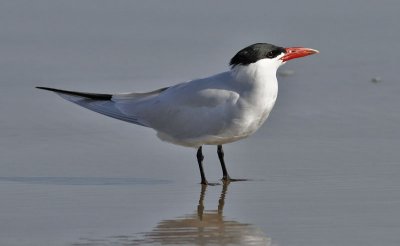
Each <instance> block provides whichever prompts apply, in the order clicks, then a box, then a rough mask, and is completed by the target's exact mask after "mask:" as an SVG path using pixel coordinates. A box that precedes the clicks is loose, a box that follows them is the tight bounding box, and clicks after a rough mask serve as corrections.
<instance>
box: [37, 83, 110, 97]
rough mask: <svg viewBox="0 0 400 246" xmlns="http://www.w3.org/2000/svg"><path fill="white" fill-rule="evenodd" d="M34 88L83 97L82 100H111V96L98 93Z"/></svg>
mask: <svg viewBox="0 0 400 246" xmlns="http://www.w3.org/2000/svg"><path fill="white" fill-rule="evenodd" d="M36 88H37V89H41V90H47V91H52V92H56V93H61V94H66V95H71V96H79V97H84V98H88V99H93V100H111V98H112V95H111V94H98V93H87V92H78V91H66V90H60V89H55V88H49V87H42V86H36Z"/></svg>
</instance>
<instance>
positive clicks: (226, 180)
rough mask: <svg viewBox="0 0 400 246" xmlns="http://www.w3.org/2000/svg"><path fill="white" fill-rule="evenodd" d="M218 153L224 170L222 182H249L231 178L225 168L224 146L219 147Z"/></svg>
mask: <svg viewBox="0 0 400 246" xmlns="http://www.w3.org/2000/svg"><path fill="white" fill-rule="evenodd" d="M217 153H218V158H219V162H220V163H221V168H222V181H224V182H235V181H247V179H233V178H231V177H229V174H228V170H226V166H225V160H224V150H223V149H222V145H218V149H217Z"/></svg>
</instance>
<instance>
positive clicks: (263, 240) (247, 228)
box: [73, 184, 271, 246]
mask: <svg viewBox="0 0 400 246" xmlns="http://www.w3.org/2000/svg"><path fill="white" fill-rule="evenodd" d="M228 185H229V184H224V185H223V186H222V191H221V195H220V198H219V201H218V209H217V210H205V209H204V198H205V194H206V189H207V186H204V185H203V186H202V187H201V192H200V199H199V203H198V205H197V211H196V212H195V213H193V214H189V215H185V216H182V217H179V218H176V219H171V220H163V221H161V222H160V223H159V224H158V225H157V226H156V227H155V228H154V229H153V230H152V231H151V232H148V233H141V234H140V235H142V237H141V238H140V239H138V236H140V235H138V234H136V235H134V236H116V237H111V238H108V240H90V239H82V240H81V242H79V243H75V244H73V245H74V246H92V245H160V244H161V245H264V246H265V245H267V246H269V245H271V239H270V238H268V237H266V236H265V234H264V233H263V232H262V231H261V230H260V229H258V228H256V227H254V226H253V225H251V224H246V223H240V222H238V221H234V220H228V219H226V218H225V217H224V216H223V209H224V204H225V196H226V194H227V190H228Z"/></svg>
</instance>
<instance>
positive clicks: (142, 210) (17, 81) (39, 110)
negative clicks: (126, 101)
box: [0, 0, 400, 246]
mask: <svg viewBox="0 0 400 246" xmlns="http://www.w3.org/2000/svg"><path fill="white" fill-rule="evenodd" d="M399 10H400V2H399V1H395V0H392V1H390V0H383V1H373V0H368V1H365V0H363V1H361V0H354V1H344V0H337V1H330V2H327V1H317V0H308V1H273V2H267V1H201V2H200V1H197V2H188V1H145V2H141V3H139V2H138V1H124V0H118V1H103V0H96V1H92V0H86V1H78V0H72V1H57V0H56V1H55V0H38V1H28V0H27V1H20V0H18V1H15V0H2V1H1V2H0V114H1V116H0V160H1V162H0V176H1V177H0V221H1V223H0V244H1V245H10V246H13V245H18V246H20V245H129V244H132V245H134V244H135V243H138V244H141V243H148V244H159V243H167V242H166V241H162V238H161V239H159V240H158V239H157V240H158V241H157V240H156V239H154V237H153V238H152V237H151V235H153V234H151V232H153V233H156V232H157V231H158V230H159V229H157V228H159V227H161V226H162V225H164V224H168V223H170V222H171V221H172V222H174V223H178V221H180V220H182V218H186V219H188V218H189V217H190V215H191V214H196V210H197V205H198V200H199V196H200V195H201V193H200V189H201V187H200V185H199V184H198V182H199V177H198V170H197V164H196V162H195V150H192V149H188V148H182V147H179V146H173V145H169V144H166V143H163V142H161V141H159V140H158V139H157V138H156V137H155V135H154V132H153V131H152V130H150V129H144V128H141V127H138V126H133V125H130V124H127V123H124V122H119V121H117V120H114V119H110V118H106V117H104V116H101V115H98V114H95V113H92V112H89V111H87V110H85V109H81V108H79V107H77V106H75V105H72V104H70V103H68V102H66V101H63V100H62V99H61V98H59V97H57V96H55V95H54V94H52V93H48V92H44V91H39V90H36V89H34V86H38V85H41V86H50V87H57V88H64V89H72V90H82V91H93V92H122V91H146V90H153V89H156V88H159V87H164V86H168V85H171V84H174V83H177V82H182V81H185V80H190V79H192V78H199V77H203V76H207V75H210V74H215V73H218V72H220V71H223V70H226V69H227V63H228V60H229V59H230V58H231V57H232V56H233V54H234V53H235V52H236V51H238V50H239V49H241V48H243V47H245V46H247V45H249V44H251V43H255V42H269V43H273V44H277V45H281V46H306V47H311V48H315V49H318V50H320V51H321V53H320V54H319V55H316V56H312V57H307V58H305V59H301V60H296V61H293V62H290V63H288V64H287V65H285V67H283V70H285V69H287V70H288V69H289V70H293V71H295V73H294V75H292V76H281V77H279V82H280V83H279V89H280V91H279V96H278V101H277V104H276V107H275V108H274V111H273V112H272V114H271V115H270V118H269V119H268V120H267V123H266V124H265V125H264V126H263V127H262V128H261V129H260V130H259V131H258V132H257V133H256V134H255V135H254V136H252V137H250V138H248V139H246V140H244V141H240V142H237V143H233V144H230V145H226V146H225V152H226V160H227V163H228V168H229V171H230V172H231V175H232V176H234V177H239V178H250V179H252V180H253V181H249V182H241V183H233V184H231V185H230V186H229V189H228V191H227V192H226V198H225V206H224V211H223V215H224V217H223V218H222V221H223V223H222V224H224V225H225V224H226V223H225V222H229V221H234V222H235V223H238V224H240V225H241V227H240V228H243V229H242V230H241V231H242V233H243V237H247V239H249V238H250V239H252V238H253V239H254V238H255V236H254V233H255V232H254V231H257V233H258V231H261V232H262V233H264V235H265V236H263V237H264V239H265V240H266V241H268V242H267V243H268V244H272V245H316V246H317V245H400V213H399V211H400V179H399V176H400V165H399V160H400V151H399V144H400V130H399V123H400V107H399V106H400V99H399V92H400V81H399V77H398V71H399V62H398V59H399V57H400V49H398V45H399V41H400V30H399V23H400V16H399V14H398V12H399ZM374 77H380V78H381V79H382V81H381V82H380V83H372V82H371V79H372V78H374ZM215 151H216V150H215V149H214V147H212V148H211V147H208V148H206V149H205V156H206V159H205V161H206V164H205V169H206V174H207V176H208V179H209V180H210V181H217V180H218V179H219V178H220V176H221V173H220V168H219V164H218V160H217V156H216V153H215ZM221 189H222V186H217V187H208V189H207V191H206V194H205V201H204V203H205V208H206V210H207V209H208V210H214V209H216V208H217V206H218V197H219V196H220V192H221ZM224 194H225V193H224ZM220 219H221V218H220ZM250 227H251V228H252V229H249V228H250ZM172 228H173V227H172ZM195 228H196V227H195ZM181 229H182V228H181ZM191 229H193V228H191ZM191 229H190V228H189V229H187V230H191ZM171 230H172V231H173V229H171ZM149 235H150V236H149ZM257 235H258V234H257ZM192 236H193V235H192ZM178 238H179V237H178ZM250 241H251V240H250ZM266 241H265V242H266ZM193 243H197V244H199V245H200V244H201V243H200V241H195V242H193Z"/></svg>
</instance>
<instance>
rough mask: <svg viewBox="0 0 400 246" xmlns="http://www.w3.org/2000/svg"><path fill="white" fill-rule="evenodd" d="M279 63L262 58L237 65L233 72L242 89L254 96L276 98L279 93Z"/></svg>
mask: <svg viewBox="0 0 400 246" xmlns="http://www.w3.org/2000/svg"><path fill="white" fill-rule="evenodd" d="M278 67H279V66H278V65H276V64H275V63H272V62H269V61H265V60H260V61H258V62H255V63H252V64H249V65H246V66H242V65H238V66H235V67H234V68H233V69H232V70H231V74H232V76H233V78H234V80H235V82H236V83H238V85H240V87H241V89H242V91H245V92H246V94H248V96H249V97H252V98H260V97H261V98H269V99H273V100H275V99H276V96H277V93H278V81H277V79H276V71H277V69H278Z"/></svg>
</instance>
